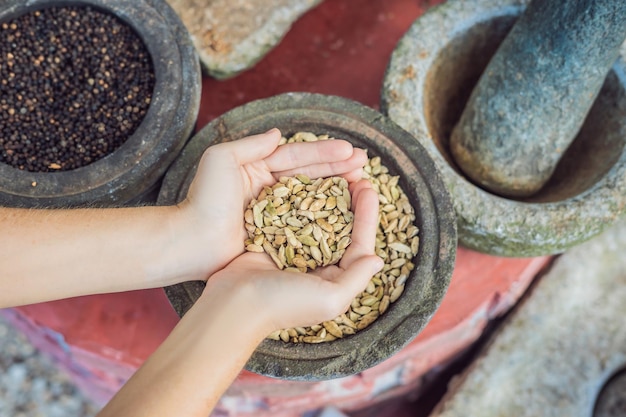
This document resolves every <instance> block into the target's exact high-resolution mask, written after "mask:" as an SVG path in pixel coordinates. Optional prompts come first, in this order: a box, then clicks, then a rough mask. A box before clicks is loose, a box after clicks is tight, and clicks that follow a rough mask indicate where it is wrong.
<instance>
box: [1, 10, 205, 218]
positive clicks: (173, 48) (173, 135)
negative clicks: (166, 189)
mask: <svg viewBox="0 0 626 417" xmlns="http://www.w3.org/2000/svg"><path fill="white" fill-rule="evenodd" d="M52 6H91V7H93V8H95V9H98V10H100V11H103V12H105V13H109V14H112V15H114V16H116V17H118V18H119V19H121V20H122V21H124V22H125V23H126V24H127V25H128V26H130V27H131V28H132V29H134V31H135V32H136V33H137V35H138V36H139V37H140V38H141V39H142V40H143V42H144V44H145V45H146V48H147V50H148V52H149V53H150V56H151V57H152V64H153V68H154V73H155V81H156V82H155V86H154V91H153V93H152V101H151V104H150V108H149V109H148V112H147V114H146V116H145V118H144V120H143V121H142V123H141V124H140V126H139V127H138V129H137V130H136V131H135V133H134V134H133V135H132V136H131V137H129V138H128V139H127V140H126V142H125V143H124V144H123V145H122V146H120V147H119V148H118V149H116V150H115V151H114V152H112V153H111V154H109V155H107V156H106V157H104V158H102V159H100V160H98V161H95V162H93V163H91V164H89V165H87V166H84V167H81V168H78V169H74V170H70V171H63V172H54V173H41V172H28V171H21V170H19V169H16V168H13V167H11V166H9V165H7V164H1V163H0V178H2V181H1V182H0V205H3V206H17V207H67V206H83V205H89V206H93V205H99V206H117V205H121V204H127V203H133V202H139V201H145V200H146V199H149V197H150V196H152V200H154V198H155V197H156V190H158V187H159V186H160V180H161V179H162V177H163V175H164V173H165V171H166V170H167V168H168V167H169V165H170V164H171V163H172V161H173V160H174V158H175V157H176V156H177V154H178V153H179V152H180V150H181V149H182V148H183V146H184V145H185V143H186V141H187V140H188V139H189V137H190V135H191V133H192V131H193V128H194V126H195V122H196V118H197V115H198V110H199V107H200V88H201V73H200V64H199V61H198V57H197V54H196V51H195V49H194V47H193V44H192V43H191V40H190V38H189V34H188V33H187V30H186V29H185V27H184V26H183V24H182V23H181V21H180V19H179V18H178V16H177V15H176V14H175V13H174V11H173V10H172V9H171V8H170V7H169V6H168V5H167V3H166V2H165V1H164V0H136V1H132V2H131V1H127V0H58V1H56V0H6V1H3V2H2V5H1V6H0V22H4V21H7V20H10V19H13V18H15V17H18V16H20V15H22V14H25V13H28V12H30V11H33V10H38V9H44V8H47V7H52ZM32 184H36V186H33V185H32Z"/></svg>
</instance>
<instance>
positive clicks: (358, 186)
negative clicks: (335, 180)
mask: <svg viewBox="0 0 626 417" xmlns="http://www.w3.org/2000/svg"><path fill="white" fill-rule="evenodd" d="M371 188H372V183H371V182H369V180H360V181H357V182H353V183H351V184H350V186H349V189H350V195H351V196H352V207H353V208H354V207H356V205H357V201H359V196H360V195H361V191H363V190H366V189H371Z"/></svg>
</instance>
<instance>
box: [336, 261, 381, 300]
mask: <svg viewBox="0 0 626 417" xmlns="http://www.w3.org/2000/svg"><path fill="white" fill-rule="evenodd" d="M383 266H384V262H383V260H382V259H381V258H380V257H378V256H376V255H367V256H362V257H360V258H358V259H357V260H355V261H354V262H352V263H351V264H350V267H348V269H346V270H345V271H344V273H342V274H340V275H339V276H338V277H337V279H336V284H337V285H338V286H339V292H340V293H341V294H343V295H345V296H346V297H354V296H356V295H357V294H358V293H359V292H361V291H363V290H364V289H365V287H366V286H367V283H368V282H369V281H370V279H372V277H373V276H374V275H375V274H376V273H377V272H379V271H380V270H381V269H382V268H383Z"/></svg>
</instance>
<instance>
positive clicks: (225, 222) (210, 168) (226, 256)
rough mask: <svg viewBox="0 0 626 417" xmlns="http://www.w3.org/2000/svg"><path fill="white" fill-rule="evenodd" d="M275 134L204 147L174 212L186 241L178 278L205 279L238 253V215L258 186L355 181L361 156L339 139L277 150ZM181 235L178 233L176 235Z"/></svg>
mask: <svg viewBox="0 0 626 417" xmlns="http://www.w3.org/2000/svg"><path fill="white" fill-rule="evenodd" d="M280 138H281V134H280V131H279V130H278V129H272V130H270V131H269V132H267V133H264V134H260V135H255V136H250V137H247V138H244V139H241V140H237V141H233V142H227V143H222V144H219V145H215V146H212V147H210V148H208V149H207V150H206V151H205V153H204V155H203V156H202V159H201V160H200V163H199V166H198V170H197V172H196V176H195V178H194V180H193V182H192V184H191V186H190V189H189V193H188V196H187V198H186V199H185V201H183V202H182V203H181V204H180V205H179V207H180V218H181V219H182V221H181V222H180V223H181V224H182V226H181V224H178V225H177V226H176V229H174V230H175V232H176V233H177V234H179V236H181V235H180V233H182V236H183V238H184V239H185V240H187V242H188V243H187V244H186V245H185V248H184V250H183V251H181V255H182V259H181V262H186V263H187V265H186V267H181V269H186V270H187V271H188V273H187V274H185V275H186V276H184V277H181V280H183V279H197V280H206V279H207V277H208V276H209V275H211V274H212V273H214V272H215V271H218V270H219V269H221V268H223V267H224V266H225V265H226V264H228V263H229V262H230V261H232V260H233V259H234V258H235V257H236V256H238V255H240V254H242V253H243V251H244V240H245V238H246V235H245V229H244V219H243V213H244V209H245V206H246V205H247V204H248V202H249V201H250V200H251V199H252V198H254V197H256V196H257V195H258V194H259V193H260V192H261V190H262V189H263V187H264V186H271V185H273V184H275V183H276V182H277V181H278V179H279V178H280V177H281V176H293V175H295V174H305V175H308V176H309V177H312V178H316V177H328V176H334V175H341V176H343V177H344V178H346V179H347V180H348V181H349V182H351V181H356V180H358V179H360V178H361V174H362V167H363V166H364V165H365V163H366V162H367V155H366V154H365V152H364V151H363V150H362V149H355V148H353V147H352V145H351V144H350V143H349V142H346V141H343V140H332V141H320V142H310V143H293V144H287V145H283V146H278V143H279V141H280ZM181 230H182V232H181Z"/></svg>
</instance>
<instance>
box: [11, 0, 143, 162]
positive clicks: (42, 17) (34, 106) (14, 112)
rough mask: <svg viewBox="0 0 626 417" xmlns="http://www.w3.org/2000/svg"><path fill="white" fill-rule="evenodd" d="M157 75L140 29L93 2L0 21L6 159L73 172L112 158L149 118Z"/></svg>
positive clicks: (54, 8)
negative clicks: (139, 33) (112, 154)
mask: <svg viewBox="0 0 626 417" xmlns="http://www.w3.org/2000/svg"><path fill="white" fill-rule="evenodd" d="M154 83H155V77H154V70H153V66H152V61H151V59H150V55H149V53H148V51H147V49H146V47H145V45H144V44H143V42H142V41H141V39H140V38H139V36H138V35H137V34H136V33H135V32H134V31H133V30H132V29H131V28H130V27H129V26H128V25H126V24H125V23H124V22H122V21H121V20H120V19H119V18H117V17H115V16H112V15H109V14H106V13H103V12H101V11H99V10H95V9H93V8H90V7H52V8H47V9H42V10H38V11H33V12H30V13H27V14H25V15H22V16H19V17H17V18H14V19H13V20H10V21H6V22H3V23H0V162H3V163H5V164H9V165H11V166H13V167H15V168H18V169H22V170H27V171H31V172H51V171H67V170H72V169H76V168H79V167H83V166H85V165H88V164H90V163H92V162H94V161H97V160H98V159H101V158H103V157H105V156H106V155H108V154H110V153H111V152H113V151H114V150H115V149H117V148H118V147H119V146H120V145H122V144H123V143H124V142H125V141H126V139H127V138H128V137H130V136H131V135H132V134H133V133H134V132H135V130H136V129H137V127H138V126H139V125H140V123H141V121H142V120H143V118H144V116H145V115H146V112H147V111H148V108H149V106H150V101H151V99H152V91H153V88H154Z"/></svg>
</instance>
